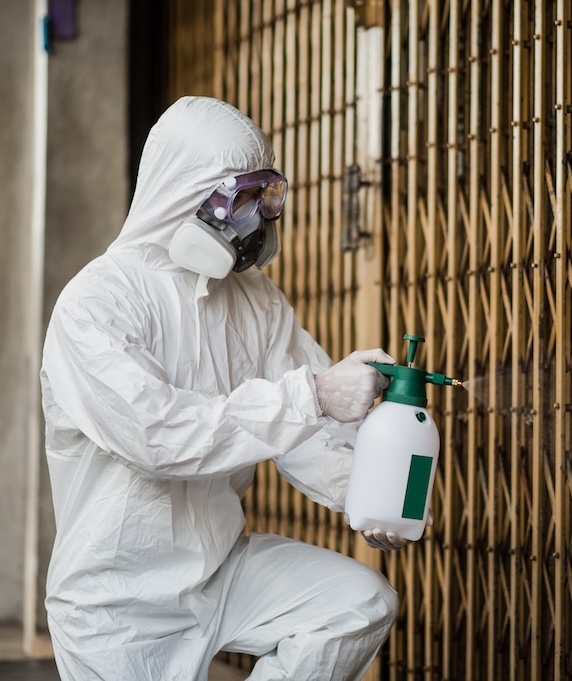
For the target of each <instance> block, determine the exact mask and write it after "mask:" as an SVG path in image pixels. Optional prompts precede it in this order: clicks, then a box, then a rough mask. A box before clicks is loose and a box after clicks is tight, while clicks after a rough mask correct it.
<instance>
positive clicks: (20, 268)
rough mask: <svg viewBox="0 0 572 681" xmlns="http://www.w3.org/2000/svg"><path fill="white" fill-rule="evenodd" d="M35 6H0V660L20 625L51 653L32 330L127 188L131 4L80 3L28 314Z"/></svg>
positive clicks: (89, 254)
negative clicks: (39, 281) (37, 279)
mask: <svg viewBox="0 0 572 681" xmlns="http://www.w3.org/2000/svg"><path fill="white" fill-rule="evenodd" d="M35 4H36V3H35V2H34V0H2V2H1V3H0V74H1V76H0V97H1V101H2V102H3V106H2V107H0V158H1V159H2V163H1V164H0V205H1V206H2V207H3V210H2V211H0V237H1V238H2V247H1V248H0V372H1V373H0V376H1V378H2V384H3V388H4V389H3V390H2V392H1V394H0V433H1V437H0V470H1V471H2V473H1V475H0V566H1V567H0V575H1V578H0V626H1V625H4V629H3V630H0V658H2V657H7V656H15V655H18V651H21V649H22V634H21V632H22V628H23V629H24V630H26V629H27V631H28V634H27V636H26V639H27V640H26V641H25V648H26V652H27V653H29V654H38V655H43V654H44V653H46V652H47V651H49V646H47V645H45V646H44V645H43V643H42V641H43V640H44V639H45V642H46V643H47V637H45V635H44V636H43V637H42V635H43V633H45V629H46V618H45V611H44V608H43V599H44V591H45V575H46V570H47V564H48V560H49V555H50V551H51V546H52V542H53V537H54V532H55V528H54V522H53V513H52V506H51V497H50V489H49V480H48V477H47V468H46V466H45V459H44V454H43V448H42V438H41V432H40V433H36V434H34V432H33V430H34V429H33V427H32V428H30V421H32V422H33V421H34V418H37V420H38V422H39V425H40V426H41V428H39V430H40V431H41V430H42V429H43V425H42V424H41V418H40V416H39V415H35V414H34V413H32V414H30V407H31V405H32V409H33V405H34V399H35V398H37V394H35V393H34V391H35V390H38V389H39V385H38V383H37V380H36V378H37V377H36V376H35V372H36V367H37V364H38V362H39V356H38V354H39V352H40V351H41V338H40V339H39V341H40V342H39V343H36V344H34V340H33V339H32V341H31V342H30V334H31V333H32V335H33V331H31V329H33V327H34V322H36V323H38V324H39V325H40V326H39V328H40V335H41V333H42V331H41V330H42V329H44V328H45V325H46V324H47V321H48V319H49V316H50V314H51V310H52V307H53V304H54V303H55V300H56V298H57V296H58V294H59V292H60V291H61V289H62V287H63V286H64V285H65V283H66V282H67V281H68V280H69V279H70V278H71V277H72V276H73V275H74V274H75V273H76V272H77V271H78V270H79V269H81V267H83V265H84V264H86V263H87V262H88V261H89V260H91V259H92V258H93V257H95V256H96V255H98V254H99V253H101V252H103V251H104V250H105V248H106V246H107V245H108V243H110V241H111V240H112V239H113V238H114V236H115V235H116V234H117V233H118V232H119V230H120V228H121V225H122V223H123V220H124V217H125V214H126V211H127V204H128V194H129V182H128V158H127V156H128V154H127V130H128V65H127V54H128V37H129V36H128V30H127V27H128V6H129V2H128V0H82V1H81V2H77V3H75V7H76V10H77V37H76V38H75V39H73V40H70V41H67V42H56V43H54V44H53V45H52V51H51V54H50V57H49V62H48V101H47V109H48V129H47V160H46V182H45V184H46V187H45V189H46V201H45V231H44V235H43V237H44V244H45V250H44V259H43V263H42V269H43V290H41V286H40V301H39V305H37V306H36V307H37V309H35V310H34V311H32V314H33V315H36V317H37V318H36V319H30V311H31V310H32V306H31V303H30V301H31V300H32V299H33V294H34V292H33V291H31V290H30V281H31V280H32V276H31V275H32V272H31V269H32V254H33V252H34V245H36V246H37V244H38V239H37V235H36V236H34V241H33V240H32V204H33V197H32V196H31V188H32V187H33V177H34V174H33V162H34V161H33V158H34V129H33V128H34V121H33V110H34V50H36V49H40V48H39V46H38V45H37V43H36V42H35V40H34V33H35V27H36V16H35ZM33 411H34V412H35V409H33ZM30 416H31V417H32V418H31V419H30ZM30 438H32V440H30ZM35 440H37V442H36V441H35ZM28 452H31V453H32V457H31V459H29V458H28V459H27V456H28V454H27V453H28ZM30 539H31V541H30ZM30 568H31V569H30ZM30 595H31V597H32V607H30V603H29V602H28V603H27V604H26V601H29V600H30ZM8 625H10V626H11V629H10V632H11V634H12V635H11V636H8V634H7V631H8V629H7V628H6V627H7V626H8ZM30 632H31V633H30Z"/></svg>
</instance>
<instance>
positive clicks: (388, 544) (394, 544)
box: [360, 509, 433, 551]
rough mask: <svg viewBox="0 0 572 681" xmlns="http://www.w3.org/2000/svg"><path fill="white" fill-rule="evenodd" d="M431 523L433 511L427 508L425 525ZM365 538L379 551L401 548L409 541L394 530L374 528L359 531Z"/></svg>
mask: <svg viewBox="0 0 572 681" xmlns="http://www.w3.org/2000/svg"><path fill="white" fill-rule="evenodd" d="M431 525H433V511H432V510H431V509H429V513H428V514H427V527H429V526H431ZM360 534H361V536H362V537H363V538H364V539H365V542H366V544H367V545H368V546H371V548H372V549H380V550H381V551H394V550H395V549H402V548H403V547H404V546H406V545H407V544H409V543H410V541H409V539H404V538H403V537H400V536H399V535H398V534H397V533H396V532H386V531H385V530H380V529H379V528H375V529H373V530H364V531H363V532H360Z"/></svg>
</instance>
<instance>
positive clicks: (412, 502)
mask: <svg viewBox="0 0 572 681" xmlns="http://www.w3.org/2000/svg"><path fill="white" fill-rule="evenodd" d="M432 465H433V459H432V458H431V457H430V456H419V455H418V454H413V455H412V457H411V466H410V467H409V478H408V479H407V489H406V490H405V501H404V502H403V511H402V512H401V517H402V518H412V519H414V520H423V513H424V512H425V500H426V499H427V490H428V489H429V478H430V477H431V466H432Z"/></svg>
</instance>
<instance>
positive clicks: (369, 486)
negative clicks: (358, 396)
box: [345, 335, 462, 541]
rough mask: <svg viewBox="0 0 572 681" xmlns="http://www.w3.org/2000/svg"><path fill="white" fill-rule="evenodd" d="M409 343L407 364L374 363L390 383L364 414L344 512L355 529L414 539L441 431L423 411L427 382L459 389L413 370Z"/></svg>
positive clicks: (413, 345) (421, 526) (413, 343)
mask: <svg viewBox="0 0 572 681" xmlns="http://www.w3.org/2000/svg"><path fill="white" fill-rule="evenodd" d="M403 338H404V339H406V340H409V341H410V345H409V349H408V354H407V366H402V365H388V364H379V363H376V362H372V363H371V365H372V366H373V367H375V368H376V369H377V370H378V371H379V372H381V373H382V374H384V375H385V376H389V377H391V383H390V385H389V387H388V388H387V390H386V391H385V395H384V401H383V402H382V403H381V404H379V405H378V406H377V407H375V408H374V409H372V411H371V412H370V413H369V414H368V415H367V417H366V418H365V420H364V422H363V423H362V425H361V426H360V429H359V431H358V434H357V438H356V443H355V447H354V455H353V462H352V470H351V473H350V479H349V483H348V490H347V494H346V503H345V511H346V515H347V516H348V522H349V524H350V526H351V527H352V528H353V529H354V530H372V529H375V528H380V529H382V530H385V531H391V532H396V533H397V534H399V535H400V536H401V537H403V538H405V539H409V540H411V541H417V540H418V539H420V537H421V536H422V535H423V532H424V530H425V525H426V523H427V515H428V512H429V502H430V499H431V492H432V491H433V483H434V481H435V473H436V470H437V462H438V459H439V432H438V430H437V426H436V425H435V422H434V421H433V419H432V418H431V414H429V412H428V411H427V409H426V408H425V407H426V405H427V398H426V396H425V384H426V383H433V384H434V385H462V382H461V381H459V380H457V379H454V378H449V377H448V376H445V375H444V374H436V373H428V372H426V371H424V370H422V369H414V368H413V367H412V364H413V359H414V357H415V352H416V349H417V344H418V343H420V342H423V341H424V340H425V339H424V338H422V337H420V336H410V335H405V336H403Z"/></svg>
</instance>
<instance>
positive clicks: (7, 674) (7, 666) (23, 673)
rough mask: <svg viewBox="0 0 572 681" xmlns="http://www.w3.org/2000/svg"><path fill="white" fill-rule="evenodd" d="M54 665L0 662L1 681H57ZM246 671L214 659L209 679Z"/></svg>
mask: <svg viewBox="0 0 572 681" xmlns="http://www.w3.org/2000/svg"><path fill="white" fill-rule="evenodd" d="M59 678H60V677H59V675H58V672H57V670H56V665H55V664H54V662H53V661H52V660H26V661H23V662H22V661H17V662H0V679H1V680H2V681H59ZM245 678H246V672H244V671H239V670H236V669H233V668H232V667H229V666H228V665H226V664H223V663H222V662H218V661H216V660H215V661H214V662H213V664H212V665H211V670H210V672H209V681H244V679H245Z"/></svg>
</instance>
